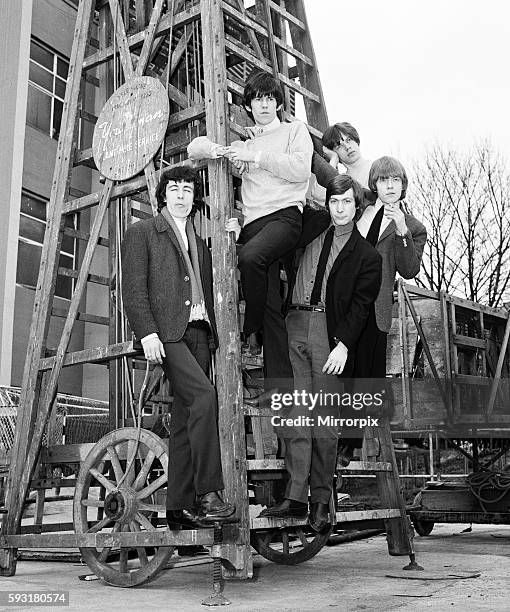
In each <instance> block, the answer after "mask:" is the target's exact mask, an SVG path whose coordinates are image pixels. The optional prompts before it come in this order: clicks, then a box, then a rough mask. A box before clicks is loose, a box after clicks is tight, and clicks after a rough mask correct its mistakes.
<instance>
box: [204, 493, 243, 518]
mask: <svg viewBox="0 0 510 612" xmlns="http://www.w3.org/2000/svg"><path fill="white" fill-rule="evenodd" d="M235 511H236V507H235V506H234V505H233V504H229V503H228V502H225V501H223V500H222V499H221V497H220V496H219V493H218V492H217V491H210V492H209V493H205V494H204V495H200V496H199V497H198V517H199V519H200V520H201V521H218V520H219V521H221V520H222V519H226V518H229V517H230V516H232V515H233V514H234V513H235Z"/></svg>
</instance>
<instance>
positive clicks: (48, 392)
mask: <svg viewBox="0 0 510 612" xmlns="http://www.w3.org/2000/svg"><path fill="white" fill-rule="evenodd" d="M70 159H71V158H70V157H69V160H70ZM112 187H113V181H111V180H108V179H107V180H106V182H105V187H104V191H103V195H102V198H101V202H100V203H99V206H98V209H97V212H96V215H95V217H94V222H93V226H92V229H91V232H90V240H89V242H88V244H87V248H86V250H85V253H84V256H83V260H82V263H81V268H80V274H79V276H78V279H77V281H76V287H75V289H74V293H73V297H72V299H71V302H70V304H69V311H68V314H67V318H66V321H65V323H64V328H63V330H62V332H61V336H60V341H59V345H58V348H57V354H56V356H55V357H53V359H54V362H53V367H52V369H51V370H49V371H48V373H47V376H46V378H43V384H42V385H41V390H40V396H39V401H38V402H37V401H36V402H35V403H36V405H37V418H36V420H35V425H34V427H33V435H32V440H31V445H30V447H29V449H28V454H27V457H26V462H25V464H24V465H23V471H22V474H21V477H20V479H19V485H18V486H19V490H20V491H22V492H23V493H24V496H23V499H24V497H25V496H26V492H27V490H28V485H29V483H30V481H31V480H32V475H33V470H34V466H35V463H36V460H37V457H38V455H39V452H40V447H41V442H42V437H43V434H44V429H45V427H46V423H47V421H48V416H49V414H50V410H51V407H52V405H53V401H54V398H55V395H56V391H57V383H58V377H59V374H60V371H61V369H62V363H63V361H64V357H65V352H66V350H67V347H68V344H69V340H70V338H71V332H72V328H73V324H74V321H75V319H76V313H77V312H78V306H79V304H80V301H81V298H82V296H83V292H84V289H85V286H86V282H87V275H88V271H89V268H90V265H91V262H92V257H93V254H94V250H95V247H96V245H97V239H98V237H99V232H100V229H101V226H102V223H103V220H104V217H105V214H106V210H107V208H108V204H109V201H110V193H111V189H112ZM54 246H55V247H56V248H57V249H58V246H59V245H54ZM34 357H35V356H34ZM35 361H36V360H35V358H34V362H35ZM37 365H38V364H37ZM34 395H35V394H34ZM19 518H21V512H20V513H19Z"/></svg>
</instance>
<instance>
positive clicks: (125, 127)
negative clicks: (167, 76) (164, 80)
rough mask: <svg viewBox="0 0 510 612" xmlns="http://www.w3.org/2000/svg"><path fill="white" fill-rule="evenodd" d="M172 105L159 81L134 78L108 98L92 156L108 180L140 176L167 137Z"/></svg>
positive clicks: (97, 127) (99, 122) (93, 144)
mask: <svg viewBox="0 0 510 612" xmlns="http://www.w3.org/2000/svg"><path fill="white" fill-rule="evenodd" d="M168 115H169V104H168V96H167V93H166V90H165V88H164V87H163V85H162V84H161V83H160V81H158V80H157V79H155V78H153V77H148V76H142V77H135V78H133V79H131V80H130V81H129V82H128V83H125V84H124V85H122V86H121V87H119V89H117V91H116V92H115V93H114V94H113V95H112V96H111V97H110V98H109V100H108V101H107V102H106V104H105V105H104V107H103V110H102V111H101V114H100V115H99V119H98V120H97V123H96V126H95V128H94V138H93V141H92V153H93V156H94V161H95V163H96V166H97V169H98V170H99V172H101V174H103V175H104V176H106V178H109V179H113V180H115V181H123V180H126V179H128V178H131V177H132V176H135V174H138V173H139V172H141V171H142V170H143V169H144V168H145V166H146V165H147V164H148V163H149V162H150V160H151V159H152V158H153V157H154V155H155V154H156V152H157V150H158V149H159V147H160V146H161V143H162V142H163V138H164V137H165V132H166V126H167V124H168Z"/></svg>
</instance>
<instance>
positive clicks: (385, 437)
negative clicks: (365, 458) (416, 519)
mask: <svg viewBox="0 0 510 612" xmlns="http://www.w3.org/2000/svg"><path fill="white" fill-rule="evenodd" d="M370 436H372V437H373V440H374V441H376V442H378V446H379V452H378V456H379V458H380V460H381V461H385V462H389V463H391V464H392V466H393V469H392V471H391V472H378V473H377V474H376V481H377V490H378V492H379V498H380V500H381V505H382V506H383V508H398V509H399V510H400V512H399V517H400V518H393V519H387V520H386V521H385V527H386V534H387V537H386V539H387V542H388V552H389V553H390V555H392V556H393V555H411V554H413V553H414V548H413V542H412V537H411V532H410V530H409V526H408V519H407V516H406V507H405V503H404V498H403V497H402V492H401V488H400V480H399V474H398V468H397V462H396V459H395V449H394V448H393V442H392V439H391V432H390V426H389V423H388V421H387V420H385V419H384V420H383V421H382V424H381V425H380V426H379V427H367V428H366V429H365V440H367V441H369V440H370Z"/></svg>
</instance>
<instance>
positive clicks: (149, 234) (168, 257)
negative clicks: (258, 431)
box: [122, 166, 235, 529]
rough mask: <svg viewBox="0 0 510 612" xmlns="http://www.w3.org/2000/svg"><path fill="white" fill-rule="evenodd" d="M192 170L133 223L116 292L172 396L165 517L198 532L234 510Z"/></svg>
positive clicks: (182, 170) (178, 171)
mask: <svg viewBox="0 0 510 612" xmlns="http://www.w3.org/2000/svg"><path fill="white" fill-rule="evenodd" d="M199 189H200V183H199V178H198V174H197V173H196V171H195V170H193V169H191V168H189V167H186V166H178V167H174V168H172V169H170V170H167V171H166V172H164V173H163V175H162V177H161V180H160V182H159V184H158V187H157V189H156V198H157V201H158V209H159V211H160V214H158V215H157V217H154V218H151V219H146V220H143V221H139V222H137V223H135V224H133V225H132V226H131V227H130V228H129V229H128V230H127V232H126V235H125V237H124V241H123V243H122V274H123V286H122V289H123V291H122V294H123V299H124V305H125V309H126V314H127V317H128V319H129V323H130V325H131V328H132V329H133V332H134V333H135V335H136V336H137V338H139V339H140V340H141V343H142V346H143V351H144V354H145V357H146V359H148V360H149V361H151V362H153V363H160V364H161V365H162V366H163V369H164V371H165V374H166V376H167V378H168V380H169V381H170V384H171V387H172V392H173V396H174V401H173V406H172V419H171V427H170V442H169V465H168V494H167V520H168V523H169V526H170V528H171V529H181V528H197V527H201V526H203V523H204V522H207V521H208V520H209V521H210V520H222V519H224V518H226V517H229V516H231V515H232V514H233V513H234V512H235V508H234V506H232V505H231V504H229V503H226V502H224V501H223V500H222V499H221V497H220V495H219V494H218V491H219V490H221V489H223V478H222V471H221V457H220V447H219V438H218V433H217V398H216V391H215V388H214V386H213V385H212V384H211V382H210V380H209V378H208V376H207V373H208V370H209V365H210V349H211V348H213V349H214V348H215V347H216V344H217V334H216V326H215V318H214V310H213V294H212V265H211V255H210V253H209V250H208V249H207V246H206V245H205V243H204V241H203V240H202V239H201V238H199V237H198V236H197V234H196V233H195V229H194V227H193V223H192V221H191V218H190V215H193V214H194V212H195V210H196V208H197V206H198V203H199V202H200V197H199V194H200V191H199Z"/></svg>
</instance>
